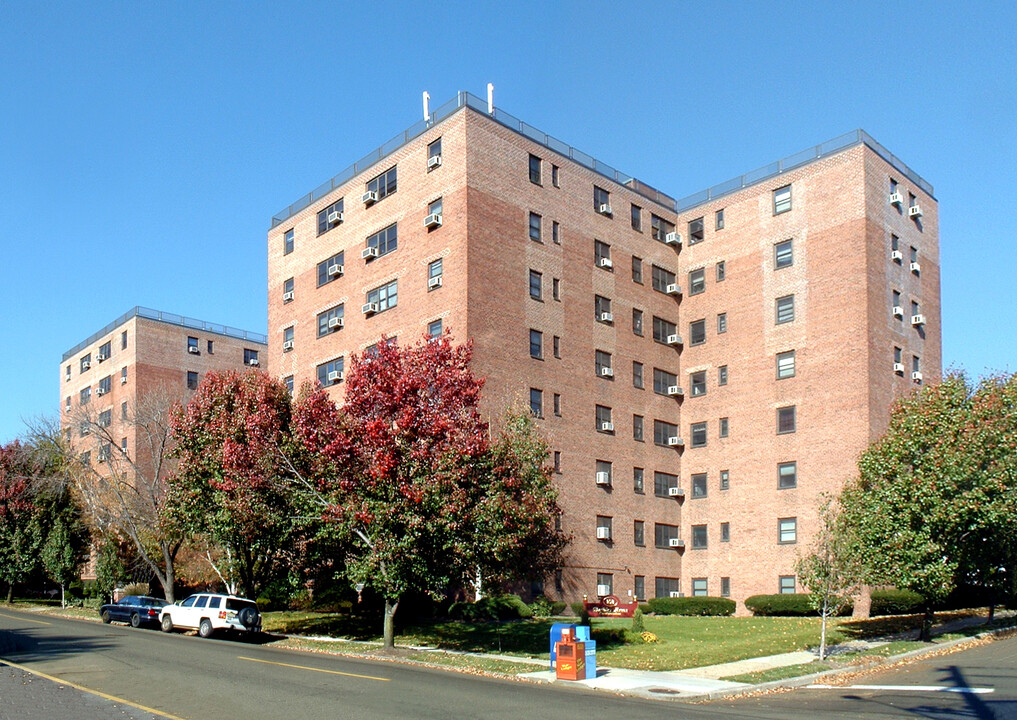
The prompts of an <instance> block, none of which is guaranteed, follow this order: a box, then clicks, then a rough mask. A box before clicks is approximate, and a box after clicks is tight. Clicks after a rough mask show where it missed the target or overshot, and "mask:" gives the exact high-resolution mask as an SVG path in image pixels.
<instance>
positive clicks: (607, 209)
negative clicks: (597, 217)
mask: <svg viewBox="0 0 1017 720" xmlns="http://www.w3.org/2000/svg"><path fill="white" fill-rule="evenodd" d="M597 212H599V213H600V214H601V215H610V214H611V206H610V205H608V204H607V203H603V204H601V205H600V207H598V208H597Z"/></svg>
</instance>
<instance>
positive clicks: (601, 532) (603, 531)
mask: <svg viewBox="0 0 1017 720" xmlns="http://www.w3.org/2000/svg"><path fill="white" fill-rule="evenodd" d="M597 539H598V540H610V539H611V528H609V527H598V528H597Z"/></svg>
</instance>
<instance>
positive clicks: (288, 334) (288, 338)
mask: <svg viewBox="0 0 1017 720" xmlns="http://www.w3.org/2000/svg"><path fill="white" fill-rule="evenodd" d="M292 349H293V326H292V325H290V326H289V327H288V328H285V329H284V330H283V352H289V351H290V350H292Z"/></svg>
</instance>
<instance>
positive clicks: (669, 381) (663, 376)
mask: <svg viewBox="0 0 1017 720" xmlns="http://www.w3.org/2000/svg"><path fill="white" fill-rule="evenodd" d="M677 384H678V376H677V375H675V374H674V373H670V372H668V371H667V370H661V369H660V368H653V392H655V393H657V394H658V395H667V389H668V388H669V387H672V386H674V385H677Z"/></svg>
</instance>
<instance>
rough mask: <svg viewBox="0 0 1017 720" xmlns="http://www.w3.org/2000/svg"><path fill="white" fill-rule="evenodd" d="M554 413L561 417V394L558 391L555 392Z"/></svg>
mask: <svg viewBox="0 0 1017 720" xmlns="http://www.w3.org/2000/svg"><path fill="white" fill-rule="evenodd" d="M554 415H555V417H561V395H559V394H558V393H555V394H554Z"/></svg>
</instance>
